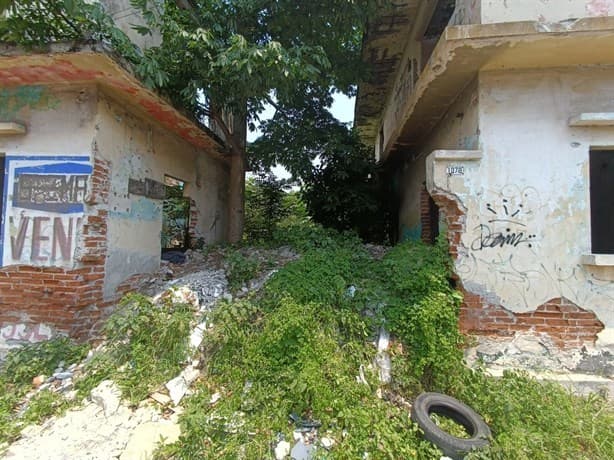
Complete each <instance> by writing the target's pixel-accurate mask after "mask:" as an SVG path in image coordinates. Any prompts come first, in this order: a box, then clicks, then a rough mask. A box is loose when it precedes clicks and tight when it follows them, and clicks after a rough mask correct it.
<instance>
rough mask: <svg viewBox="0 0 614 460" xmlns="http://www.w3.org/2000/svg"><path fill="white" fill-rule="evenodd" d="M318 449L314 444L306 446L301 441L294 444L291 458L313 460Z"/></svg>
mask: <svg viewBox="0 0 614 460" xmlns="http://www.w3.org/2000/svg"><path fill="white" fill-rule="evenodd" d="M315 451H316V447H315V446H314V445H313V444H305V443H304V442H303V441H299V442H297V443H296V444H294V447H293V448H292V451H291V452H290V457H291V458H292V460H311V459H312V458H313V457H314V455H315Z"/></svg>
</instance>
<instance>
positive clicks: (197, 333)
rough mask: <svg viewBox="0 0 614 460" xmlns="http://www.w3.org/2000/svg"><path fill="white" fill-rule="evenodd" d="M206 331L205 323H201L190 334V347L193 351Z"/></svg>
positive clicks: (201, 340)
mask: <svg viewBox="0 0 614 460" xmlns="http://www.w3.org/2000/svg"><path fill="white" fill-rule="evenodd" d="M206 330H207V322H206V321H203V322H202V323H200V324H199V325H197V326H196V327H195V328H194V330H193V331H192V333H191V334H190V346H191V347H192V348H194V349H196V348H198V347H199V346H200V344H201V343H202V342H203V336H204V334H205V331H206Z"/></svg>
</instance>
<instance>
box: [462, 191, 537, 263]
mask: <svg viewBox="0 0 614 460" xmlns="http://www.w3.org/2000/svg"><path fill="white" fill-rule="evenodd" d="M539 206H540V199H539V194H538V192H537V190H536V189H535V188H533V187H526V188H524V189H522V190H521V189H520V188H518V187H516V186H514V185H506V186H505V187H503V188H502V189H501V190H500V191H498V192H490V193H488V194H486V196H485V197H484V198H483V200H482V203H481V206H480V223H479V224H478V225H477V226H476V227H474V229H473V234H474V235H475V237H474V239H473V241H472V242H471V245H470V248H471V250H473V251H482V250H485V249H494V248H509V249H514V248H518V247H519V246H526V247H527V248H532V247H533V244H534V241H535V238H536V236H537V235H535V234H534V233H532V232H531V231H530V225H531V223H532V220H533V219H534V217H535V215H536V212H537V210H538V209H539Z"/></svg>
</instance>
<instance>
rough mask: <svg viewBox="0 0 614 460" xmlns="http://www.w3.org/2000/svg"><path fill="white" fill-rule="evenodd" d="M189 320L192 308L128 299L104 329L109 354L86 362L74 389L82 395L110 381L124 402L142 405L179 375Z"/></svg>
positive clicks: (135, 296)
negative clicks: (84, 372) (118, 389)
mask: <svg viewBox="0 0 614 460" xmlns="http://www.w3.org/2000/svg"><path fill="white" fill-rule="evenodd" d="M192 320H193V312H192V307H191V306H190V305H187V304H179V303H176V304H170V303H169V304H165V305H162V306H159V305H155V304H153V302H152V301H151V299H149V298H148V297H145V296H142V295H139V294H128V295H127V296H125V297H124V298H123V299H122V301H121V302H120V306H119V307H118V309H117V311H115V312H114V313H113V315H111V317H110V318H109V320H108V321H107V323H106V325H105V328H104V332H105V333H106V336H107V340H108V344H107V350H106V351H104V352H103V353H101V354H99V355H97V356H96V357H95V358H94V359H93V360H92V361H91V362H90V363H88V365H87V367H86V371H87V372H88V376H87V377H86V378H85V379H84V380H82V381H80V382H78V384H77V388H78V389H79V390H80V392H81V394H85V393H87V392H89V391H90V390H91V389H92V388H93V387H95V386H96V385H97V384H98V383H100V382H101V381H102V380H104V379H107V378H110V377H113V380H115V381H116V382H117V383H118V385H119V386H120V388H121V389H122V392H123V394H124V396H125V397H126V398H128V399H129V400H130V401H132V402H134V403H137V402H139V401H141V400H142V399H143V398H145V397H146V396H147V395H148V394H149V392H151V391H152V390H154V389H155V388H156V387H157V386H158V385H160V384H161V383H163V382H165V381H166V380H169V379H170V378H172V377H175V376H176V375H177V374H178V373H179V372H180V371H181V370H182V368H183V364H184V363H185V361H186V359H187V358H188V352H189V336H190V326H191V323H192Z"/></svg>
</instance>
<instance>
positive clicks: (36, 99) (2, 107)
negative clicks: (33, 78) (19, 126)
mask: <svg viewBox="0 0 614 460" xmlns="http://www.w3.org/2000/svg"><path fill="white" fill-rule="evenodd" d="M58 104H59V100H58V99H57V98H55V97H53V95H52V94H51V93H50V92H49V91H48V89H46V88H45V87H44V86H19V87H17V88H1V89H0V121H1V120H13V119H14V118H15V117H16V116H17V115H18V114H19V112H20V111H21V110H23V109H25V108H28V109H38V110H49V109H54V108H56V107H57V106H58Z"/></svg>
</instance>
